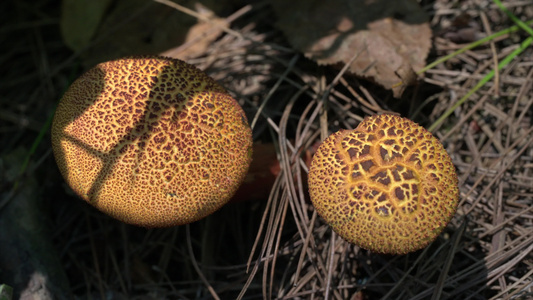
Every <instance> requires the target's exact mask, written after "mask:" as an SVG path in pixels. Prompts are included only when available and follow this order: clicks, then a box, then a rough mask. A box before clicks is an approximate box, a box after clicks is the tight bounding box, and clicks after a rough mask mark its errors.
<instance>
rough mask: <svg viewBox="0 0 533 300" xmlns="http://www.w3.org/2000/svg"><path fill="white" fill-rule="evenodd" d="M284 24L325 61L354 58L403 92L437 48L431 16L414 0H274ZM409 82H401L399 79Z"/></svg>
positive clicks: (360, 69)
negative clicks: (431, 26) (432, 31)
mask: <svg viewBox="0 0 533 300" xmlns="http://www.w3.org/2000/svg"><path fill="white" fill-rule="evenodd" d="M272 4H273V7H274V9H275V11H276V13H277V15H278V18H279V21H278V26H279V28H280V29H281V30H282V31H283V32H284V33H285V35H286V36H287V38H288V40H289V42H290V43H291V44H292V45H293V47H295V48H296V49H297V50H299V51H302V52H303V53H304V54H305V55H306V56H307V57H309V58H311V59H313V60H315V61H316V62H318V63H319V64H337V63H348V62H349V61H350V60H351V59H352V58H353V57H354V56H357V58H356V59H355V60H354V61H353V62H352V64H351V66H350V68H349V71H350V72H352V73H354V74H356V75H359V76H363V77H366V78H370V79H372V80H374V81H376V82H377V83H379V84H381V85H383V86H384V87H385V88H387V89H392V90H393V92H394V96H395V97H399V96H401V93H402V92H403V89H404V88H405V85H406V84H407V85H408V84H412V83H413V82H414V81H415V80H416V74H415V71H416V70H419V69H421V68H423V67H424V65H425V59H426V57H427V54H428V52H429V48H430V47H431V29H430V27H429V24H428V22H427V19H428V17H427V16H426V14H425V12H424V11H423V10H422V9H421V8H420V6H419V5H418V3H416V2H415V1H412V0H332V1H307V0H294V1H285V0H273V1H272ZM402 82H403V83H404V84H403V85H401V86H397V85H398V83H402Z"/></svg>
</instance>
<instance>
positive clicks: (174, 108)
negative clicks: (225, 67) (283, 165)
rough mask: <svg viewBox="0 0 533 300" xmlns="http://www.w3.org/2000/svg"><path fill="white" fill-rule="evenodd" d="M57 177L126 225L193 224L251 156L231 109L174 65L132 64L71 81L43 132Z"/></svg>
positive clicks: (195, 73) (214, 88)
mask: <svg viewBox="0 0 533 300" xmlns="http://www.w3.org/2000/svg"><path fill="white" fill-rule="evenodd" d="M52 146H53V150H54V156H55V158H56V162H57V164H58V166H59V170H60V171H61V174H62V175H63V177H64V178H65V180H66V182H67V183H68V184H69V186H70V187H71V188H72V189H73V190H74V192H75V193H76V194H77V195H79V196H80V197H81V198H83V199H84V200H86V201H87V202H88V203H90V204H92V205H93V206H95V207H96V208H98V209H99V210H101V211H102V212H104V213H106V214H108V215H110V216H112V217H114V218H116V219H118V220H121V221H123V222H126V223H130V224H135V225H139V226H144V227H168V226H174V225H181V224H187V223H191V222H194V221H197V220H199V219H201V218H203V217H205V216H207V215H209V214H211V213H213V212H214V211H216V210H217V209H219V208H220V207H221V206H223V205H224V204H225V203H226V202H228V201H229V200H230V198H231V197H232V195H233V194H234V193H235V191H236V190H237V188H238V187H239V185H240V184H241V182H242V181H243V179H244V177H245V175H246V172H247V170H248V166H249V164H250V162H251V155H252V133H251V129H250V126H249V125H248V121H247V119H246V116H245V114H244V112H243V110H242V108H241V107H240V106H239V104H238V103H237V102H236V101H235V100H234V99H233V98H232V97H231V96H230V95H229V94H228V93H227V92H226V91H225V89H224V88H222V87H221V86H220V85H219V84H217V83H216V82H215V81H214V80H213V79H212V78H210V77H208V76H207V75H206V74H205V73H203V72H202V71H200V70H198V69H197V68H196V67H194V66H192V65H189V64H187V63H185V62H183V61H180V60H177V59H171V58H165V57H159V56H140V57H129V58H124V59H118V60H114V61H109V62H104V63H101V64H99V65H97V66H96V67H94V68H92V69H91V70H89V71H87V72H86V73H85V74H83V75H82V76H81V77H80V78H78V79H77V80H76V81H75V82H74V83H73V84H72V85H71V86H70V88H69V89H68V90H67V92H66V93H65V95H64V96H63V98H62V99H61V101H60V103H59V105H58V107H57V110H56V113H55V116H54V120H53V124H52Z"/></svg>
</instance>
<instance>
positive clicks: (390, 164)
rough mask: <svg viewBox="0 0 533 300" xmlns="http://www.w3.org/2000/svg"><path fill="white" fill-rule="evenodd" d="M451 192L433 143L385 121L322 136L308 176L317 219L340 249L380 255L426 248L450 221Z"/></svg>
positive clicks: (420, 131) (453, 186)
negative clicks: (341, 243)
mask: <svg viewBox="0 0 533 300" xmlns="http://www.w3.org/2000/svg"><path fill="white" fill-rule="evenodd" d="M457 184H458V180H457V175H456V172H455V167H454V165H453V164H452V161H451V159H450V157H449V156H448V153H446V150H445V149H444V147H443V146H442V144H441V143H440V141H439V140H438V139H437V138H435V137H434V136H433V135H432V134H431V133H430V132H428V131H427V130H426V129H424V128H423V127H422V126H420V125H418V124H416V123H414V122H413V121H411V120H409V119H406V118H402V117H399V116H396V115H390V114H383V115H375V116H371V117H366V118H365V119H364V120H363V121H362V122H361V123H360V124H359V126H357V128H356V129H354V130H341V131H339V132H336V133H334V134H332V135H330V136H329V137H328V138H327V139H326V140H324V142H323V143H322V144H321V145H320V147H319V148H318V150H317V152H316V153H315V155H314V156H313V160H312V163H311V167H310V169H309V193H310V196H311V201H312V203H313V205H314V207H315V208H316V210H317V212H318V214H319V215H320V216H322V218H324V219H325V221H326V222H327V223H328V224H329V225H330V226H331V227H332V228H333V230H334V231H335V232H336V233H337V234H339V235H340V236H341V237H343V238H344V239H345V240H347V241H348V242H351V243H353V244H356V245H358V246H360V247H361V248H364V249H367V250H371V251H374V252H377V253H383V254H406V253H408V252H412V251H416V250H419V249H421V248H424V247H425V246H427V245H428V244H429V243H430V242H432V241H433V240H434V239H435V238H436V237H437V236H438V235H439V234H440V233H441V231H442V230H443V229H444V227H445V226H446V224H447V223H448V222H449V221H450V220H451V218H452V217H453V215H454V214H455V211H456V209H457V205H458V199H459V189H458V186H457Z"/></svg>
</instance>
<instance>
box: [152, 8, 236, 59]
mask: <svg viewBox="0 0 533 300" xmlns="http://www.w3.org/2000/svg"><path fill="white" fill-rule="evenodd" d="M194 6H195V10H196V11H197V12H198V13H199V14H201V15H203V16H204V17H206V18H208V19H209V20H211V22H205V21H201V20H198V23H196V24H195V25H194V26H192V27H191V28H190V29H189V32H187V36H186V37H185V41H184V42H183V44H181V45H180V46H179V47H176V48H173V49H170V50H167V51H165V52H163V53H161V55H163V56H169V57H173V58H179V59H181V60H185V61H187V60H189V59H191V58H195V57H198V56H199V55H202V54H204V53H205V52H206V50H207V48H208V47H209V45H211V44H212V43H213V42H214V41H215V40H216V39H217V38H218V37H219V36H220V35H221V34H222V33H223V32H224V31H223V30H222V28H224V26H227V25H228V23H227V22H226V19H224V18H220V17H217V16H216V15H215V13H214V12H213V11H212V10H210V9H209V8H207V7H206V6H203V5H202V4H201V3H195V5H194Z"/></svg>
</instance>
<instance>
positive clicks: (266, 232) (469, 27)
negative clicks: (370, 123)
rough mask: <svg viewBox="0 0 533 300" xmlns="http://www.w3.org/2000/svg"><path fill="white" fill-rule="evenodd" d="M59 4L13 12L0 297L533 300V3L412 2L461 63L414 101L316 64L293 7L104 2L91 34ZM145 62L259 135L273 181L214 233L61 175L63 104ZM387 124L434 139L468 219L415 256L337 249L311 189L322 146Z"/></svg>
mask: <svg viewBox="0 0 533 300" xmlns="http://www.w3.org/2000/svg"><path fill="white" fill-rule="evenodd" d="M58 2H59V1H49V0H35V1H14V0H10V1H9V0H8V1H4V2H2V4H0V8H1V9H0V19H2V20H3V21H2V24H3V25H2V27H1V28H0V44H1V45H2V46H1V49H2V52H0V61H1V65H2V69H1V70H0V76H1V78H0V144H1V146H0V284H2V283H6V284H8V285H10V286H12V287H13V288H14V293H15V295H16V296H17V297H18V296H19V295H22V296H29V295H33V296H36V297H37V296H38V297H41V298H40V299H213V298H217V297H218V298H219V299H236V298H241V299H262V298H265V299H325V298H327V299H353V300H356V299H430V298H431V299H531V298H533V254H532V253H533V252H532V251H533V132H532V128H533V107H532V104H533V47H531V46H530V44H531V41H532V39H533V31H532V30H531V26H532V25H533V24H532V23H531V22H529V23H527V24H525V25H520V23H519V22H517V21H516V20H513V17H511V16H510V14H512V15H514V16H516V18H517V19H518V20H521V21H523V22H528V21H531V20H533V5H532V2H531V1H527V0H526V1H521V0H505V1H502V2H503V5H504V6H505V7H506V8H507V9H508V12H509V13H510V14H508V13H507V12H506V11H505V10H503V9H502V8H501V7H498V5H497V3H499V1H488V0H464V1H458V0H433V1H429V0H428V1H426V0H420V1H412V2H413V3H414V2H418V4H419V8H420V9H421V13H423V15H424V16H425V18H426V20H427V22H424V23H423V25H424V26H427V28H430V30H431V31H430V33H431V34H430V35H427V36H422V35H421V36H416V37H415V40H416V39H417V38H418V39H419V40H420V41H419V42H420V43H423V42H424V41H426V40H427V41H428V44H427V46H428V47H427V48H428V49H427V51H426V53H425V54H423V55H422V57H425V56H426V54H427V58H426V59H425V63H427V64H429V63H432V62H436V61H438V60H439V59H443V58H445V57H446V56H447V55H450V54H453V55H452V56H451V57H449V58H447V59H446V60H443V61H442V62H440V63H438V64H436V65H434V66H433V67H432V68H430V69H427V70H424V72H420V74H417V75H415V77H414V78H415V79H414V80H413V82H412V83H413V85H411V86H408V87H406V88H405V89H404V90H403V91H402V92H400V93H398V92H397V91H394V90H391V89H390V88H384V87H383V86H384V84H383V83H381V82H379V80H374V81H371V80H368V78H367V79H365V78H364V77H362V76H360V75H359V74H358V75H359V76H356V75H354V73H357V72H355V71H354V72H352V73H350V72H349V71H350V70H346V69H343V64H342V63H341V64H329V63H324V62H323V61H320V60H319V59H316V58H313V57H311V56H309V55H307V56H306V55H304V54H302V53H303V52H305V51H301V50H297V48H299V47H302V46H301V44H298V45H297V46H294V45H295V44H296V42H294V39H291V36H290V33H289V32H288V31H289V29H288V28H287V27H286V26H293V28H295V29H294V30H297V29H298V28H296V27H298V26H297V25H292V23H288V22H289V21H287V20H290V19H291V18H290V17H291V14H288V15H287V14H285V15H283V11H281V9H280V7H281V6H280V4H279V3H278V1H244V0H232V1H229V0H228V1H200V2H202V3H203V5H201V6H200V5H195V2H194V1H181V2H179V3H181V4H182V5H183V6H180V7H175V6H173V5H172V4H171V3H169V2H167V1H163V0H161V1H159V0H157V1H156V0H135V1H123V0H117V1H100V2H101V3H103V4H102V7H97V6H98V5H96V7H92V9H94V10H91V11H90V13H89V15H87V16H85V17H86V19H83V20H84V21H83V22H82V23H83V24H84V27H82V28H83V29H79V28H77V27H75V26H76V24H77V23H79V22H76V20H77V18H79V15H77V14H75V13H74V11H76V8H72V7H71V8H70V9H71V10H68V8H67V7H68V4H69V3H72V2H73V1H66V0H64V1H63V7H62V6H61V5H59V3H58ZM79 2H80V3H82V2H83V1H79ZM96 2H98V1H96ZM96 2H95V3H96ZM314 2H316V1H314ZM341 2H343V1H340V0H339V1H334V2H333V3H336V4H334V5H333V6H332V7H329V8H327V9H324V11H325V12H324V13H325V14H326V13H331V12H330V10H334V8H335V5H341V4H339V3H341ZM378 2H379V1H378ZM291 3H293V5H294V6H295V7H298V5H304V4H300V3H298V1H291ZM183 7H189V8H190V9H191V11H189V10H184V9H182V8H183ZM339 7H340V6H339ZM330 8H331V9H330ZM86 9H87V10H82V13H83V12H85V13H87V11H89V10H88V9H89V8H86ZM294 10H295V11H303V9H301V10H299V9H297V8H294ZM62 12H63V13H62ZM68 12H72V15H69V16H70V17H67V16H66V15H68ZM291 12H292V11H291ZM78 13H79V11H78ZM282 15H283V16H282ZM287 16H288V17H287ZM85 17H84V18H85ZM370 17H373V16H370ZM397 17H398V18H402V16H397ZM403 17H405V16H403ZM197 18H200V19H209V20H211V21H208V22H199V21H198V19H197ZM282 18H285V19H283V20H285V21H284V22H285V23H283V22H281V21H280V20H281V19H282ZM327 18H328V16H325V17H323V18H322V19H327ZM405 18H407V17H405ZM313 21H314V20H313ZM287 24H291V25H287ZM522 24H523V23H522ZM308 25H309V24H306V25H302V26H308ZM284 26H285V27H284ZM520 26H523V28H520ZM528 26H529V27H528ZM528 28H529V32H528ZM308 31H309V35H312V34H313V33H314V32H315V31H316V30H315V29H308ZM499 32H501V34H500V35H497V36H494V38H489V39H487V40H486V41H485V42H483V43H480V44H479V45H477V46H476V47H470V48H468V49H465V47H467V46H468V45H470V44H471V43H473V42H475V41H478V40H480V39H483V38H486V37H489V36H491V35H492V34H496V33H499ZM428 33H429V32H428ZM305 42H308V41H305ZM342 42H343V41H342V39H340V43H342ZM429 43H430V44H429ZM421 47H422V46H421ZM461 49H464V50H465V51H460V53H455V54H454V52H455V51H458V50H461ZM354 51H355V50H354ZM408 52H409V50H408ZM131 54H164V55H167V56H172V57H176V58H181V59H184V60H186V61H187V62H189V63H191V64H194V65H196V66H198V67H199V68H200V69H202V70H204V71H205V72H206V73H207V74H209V75H210V76H211V77H213V78H214V79H215V80H217V81H218V82H220V83H221V84H222V85H223V86H224V87H226V88H227V89H228V91H229V92H230V93H231V94H232V95H233V96H234V97H235V99H237V100H238V101H239V103H240V104H241V105H242V106H243V108H244V110H245V112H246V114H247V116H248V120H249V122H250V123H253V126H254V127H253V136H254V142H255V143H256V145H255V146H254V151H255V153H254V164H253V165H252V168H251V170H250V172H251V174H252V175H254V176H256V177H258V178H262V179H261V180H256V181H254V182H253V185H251V186H250V185H248V186H246V187H245V188H247V189H246V190H245V191H239V192H238V193H237V195H236V197H235V199H233V201H231V203H229V204H228V205H226V206H225V207H223V208H222V209H221V210H220V211H218V212H216V213H215V214H213V215H211V216H209V217H207V218H205V219H203V220H201V221H198V222H196V223H193V224H190V225H186V226H178V227H173V228H165V229H144V228H139V227H135V226H131V225H126V224H124V223H121V222H119V221H116V220H114V219H112V218H110V217H107V216H106V215H104V214H102V213H101V212H99V211H97V210H96V209H94V208H93V207H91V206H90V205H88V204H86V203H84V202H83V201H82V200H80V199H78V198H77V197H76V196H75V195H74V193H73V192H72V191H71V190H70V188H69V187H68V186H67V185H66V183H65V181H64V180H63V178H62V177H61V174H60V173H59V170H58V168H57V166H56V163H55V160H54V156H53V153H52V148H51V142H50V131H49V126H50V121H51V118H52V116H53V113H54V109H55V106H56V105H57V103H58V101H59V99H60V98H61V95H62V94H63V93H64V92H65V90H66V89H67V88H68V86H69V85H70V84H71V83H72V82H73V81H74V80H75V78H77V77H78V76H79V75H80V74H82V73H83V72H84V71H85V70H87V69H88V68H90V67H92V66H94V65H95V64H97V63H99V62H102V61H106V60H109V59H113V58H117V57H121V56H125V55H131ZM355 59H356V60H357V57H355ZM317 61H318V63H317ZM498 64H500V65H501V68H498ZM415 71H418V69H415ZM324 108H325V109H324ZM385 112H392V113H398V114H401V115H402V116H404V117H407V118H410V119H412V120H414V121H415V122H417V123H419V124H420V125H422V126H424V127H426V128H428V129H429V130H430V131H431V132H432V133H433V134H434V135H435V136H436V137H437V138H439V139H440V140H441V141H442V143H443V144H444V146H445V148H446V150H447V151H448V153H449V155H450V157H451V159H452V161H453V163H454V165H455V166H456V169H457V175H458V178H459V191H460V196H459V207H458V209H457V213H456V215H455V217H454V218H453V219H452V221H451V222H450V223H449V224H448V226H447V227H446V228H445V229H444V231H443V233H442V234H441V235H440V236H439V237H438V238H437V239H436V240H435V241H434V242H433V243H431V244H430V245H429V246H428V247H427V248H424V249H422V250H419V251H416V252H413V253H410V254H407V255H401V256H393V255H381V254H376V253H373V252H371V251H367V250H364V249H361V248H359V247H357V246H355V245H352V244H350V243H348V242H346V241H344V240H343V239H342V238H341V237H339V236H338V235H336V234H334V233H333V231H332V230H331V229H330V228H329V226H328V225H327V224H326V223H325V222H324V220H323V219H322V218H321V217H320V216H318V215H317V214H316V213H315V210H314V208H313V206H312V205H311V203H310V202H309V199H308V193H307V187H306V178H307V177H306V175H307V171H308V166H309V161H310V158H311V156H312V154H313V153H314V150H316V145H317V143H318V142H320V141H321V140H322V138H321V134H322V133H321V131H324V132H327V133H328V134H329V133H332V132H334V131H336V130H338V129H341V128H344V129H352V128H354V127H356V126H357V124H358V123H359V122H360V121H361V120H362V119H363V118H364V117H365V116H368V115H373V114H378V113H385ZM325 121H327V123H325ZM325 124H327V125H325ZM322 135H323V134H322ZM243 189H244V188H243Z"/></svg>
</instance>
